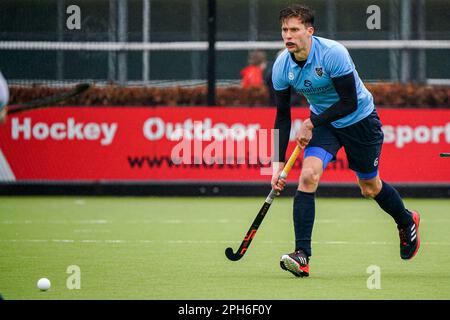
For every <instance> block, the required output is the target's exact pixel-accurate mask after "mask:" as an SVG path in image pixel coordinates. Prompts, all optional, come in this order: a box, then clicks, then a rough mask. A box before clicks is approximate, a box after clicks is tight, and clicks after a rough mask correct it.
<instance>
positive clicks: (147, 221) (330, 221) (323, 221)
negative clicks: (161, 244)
mask: <svg viewBox="0 0 450 320" xmlns="http://www.w3.org/2000/svg"><path fill="white" fill-rule="evenodd" d="M278 221H279V222H282V223H292V220H291V219H278ZM248 222H249V220H244V219H233V220H230V219H192V220H190V219H186V220H181V219H166V220H156V219H154V220H151V219H139V220H127V221H124V222H122V221H120V224H124V223H125V224H139V225H142V224H213V225H216V224H239V223H241V224H245V223H248ZM421 222H422V223H433V224H436V223H450V219H442V218H441V219H428V220H425V219H421ZM114 223H118V222H116V221H114V220H105V219H96V220H94V219H91V220H31V219H27V220H0V224H74V225H75V224H87V225H98V224H114ZM352 223H362V224H374V223H383V224H385V223H387V220H380V219H378V220H375V219H351V220H334V219H316V220H315V224H336V225H342V224H352Z"/></svg>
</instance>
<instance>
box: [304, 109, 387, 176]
mask: <svg viewBox="0 0 450 320" xmlns="http://www.w3.org/2000/svg"><path fill="white" fill-rule="evenodd" d="M383 138H384V135H383V131H382V130H381V121H380V118H379V117H378V114H377V112H376V111H375V110H374V111H373V112H372V113H371V114H370V115H368V116H367V117H366V118H364V119H362V120H360V121H358V122H357V123H355V124H352V125H350V126H348V127H345V128H339V129H338V128H335V127H333V126H332V125H331V124H329V125H324V126H320V127H316V128H313V136H312V139H311V141H310V142H309V144H308V146H307V147H306V149H305V158H306V157H308V156H315V157H318V158H320V159H322V161H323V162H324V169H325V167H326V166H327V164H328V163H329V162H330V161H334V160H336V154H337V152H338V151H339V149H340V148H341V147H344V149H345V153H346V154H347V160H348V164H349V167H350V169H352V170H353V171H356V173H357V175H358V177H359V178H361V179H371V178H373V177H375V176H376V175H377V174H378V162H379V158H380V154H381V147H382V145H383Z"/></svg>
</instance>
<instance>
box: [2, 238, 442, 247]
mask: <svg viewBox="0 0 450 320" xmlns="http://www.w3.org/2000/svg"><path fill="white" fill-rule="evenodd" d="M0 242H4V243H50V242H53V243H104V244H153V243H166V244H175V245H189V244H202V245H203V244H238V243H240V241H237V240H123V239H122V240H121V239H107V240H94V239H81V240H80V239H77V240H75V239H0ZM260 242H261V243H263V244H270V245H278V244H280V245H286V244H292V243H293V241H272V240H263V241H260ZM312 244H322V245H364V246H367V245H382V246H383V245H389V246H391V245H398V242H388V241H312ZM422 244H423V245H436V246H450V242H436V241H429V242H422Z"/></svg>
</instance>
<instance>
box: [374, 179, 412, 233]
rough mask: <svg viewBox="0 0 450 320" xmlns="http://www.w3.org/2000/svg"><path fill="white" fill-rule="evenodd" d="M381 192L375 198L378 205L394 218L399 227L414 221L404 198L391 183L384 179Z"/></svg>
mask: <svg viewBox="0 0 450 320" xmlns="http://www.w3.org/2000/svg"><path fill="white" fill-rule="evenodd" d="M382 183H383V186H382V187H381V191H380V193H379V194H378V195H377V196H376V197H375V198H374V199H375V201H376V202H377V203H378V205H379V206H380V207H381V209H383V210H384V211H386V212H387V213H388V214H390V215H391V216H392V218H394V220H395V222H396V223H397V225H398V226H399V227H406V226H408V225H410V224H411V223H412V222H413V219H412V216H411V214H410V212H409V211H408V210H407V209H406V208H405V205H404V204H403V200H402V198H400V195H399V194H398V192H397V190H395V189H394V188H393V187H392V186H391V185H390V184H388V183H386V182H384V181H382Z"/></svg>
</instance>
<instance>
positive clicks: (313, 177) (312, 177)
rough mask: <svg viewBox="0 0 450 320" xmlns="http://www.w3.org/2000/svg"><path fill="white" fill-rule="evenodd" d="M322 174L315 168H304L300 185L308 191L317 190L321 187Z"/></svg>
mask: <svg viewBox="0 0 450 320" xmlns="http://www.w3.org/2000/svg"><path fill="white" fill-rule="evenodd" d="M319 180H320V174H319V173H318V172H316V171H315V170H314V169H313V168H303V169H302V174H301V176H300V185H301V186H304V187H306V188H308V189H310V188H317V186H318V185H319Z"/></svg>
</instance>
